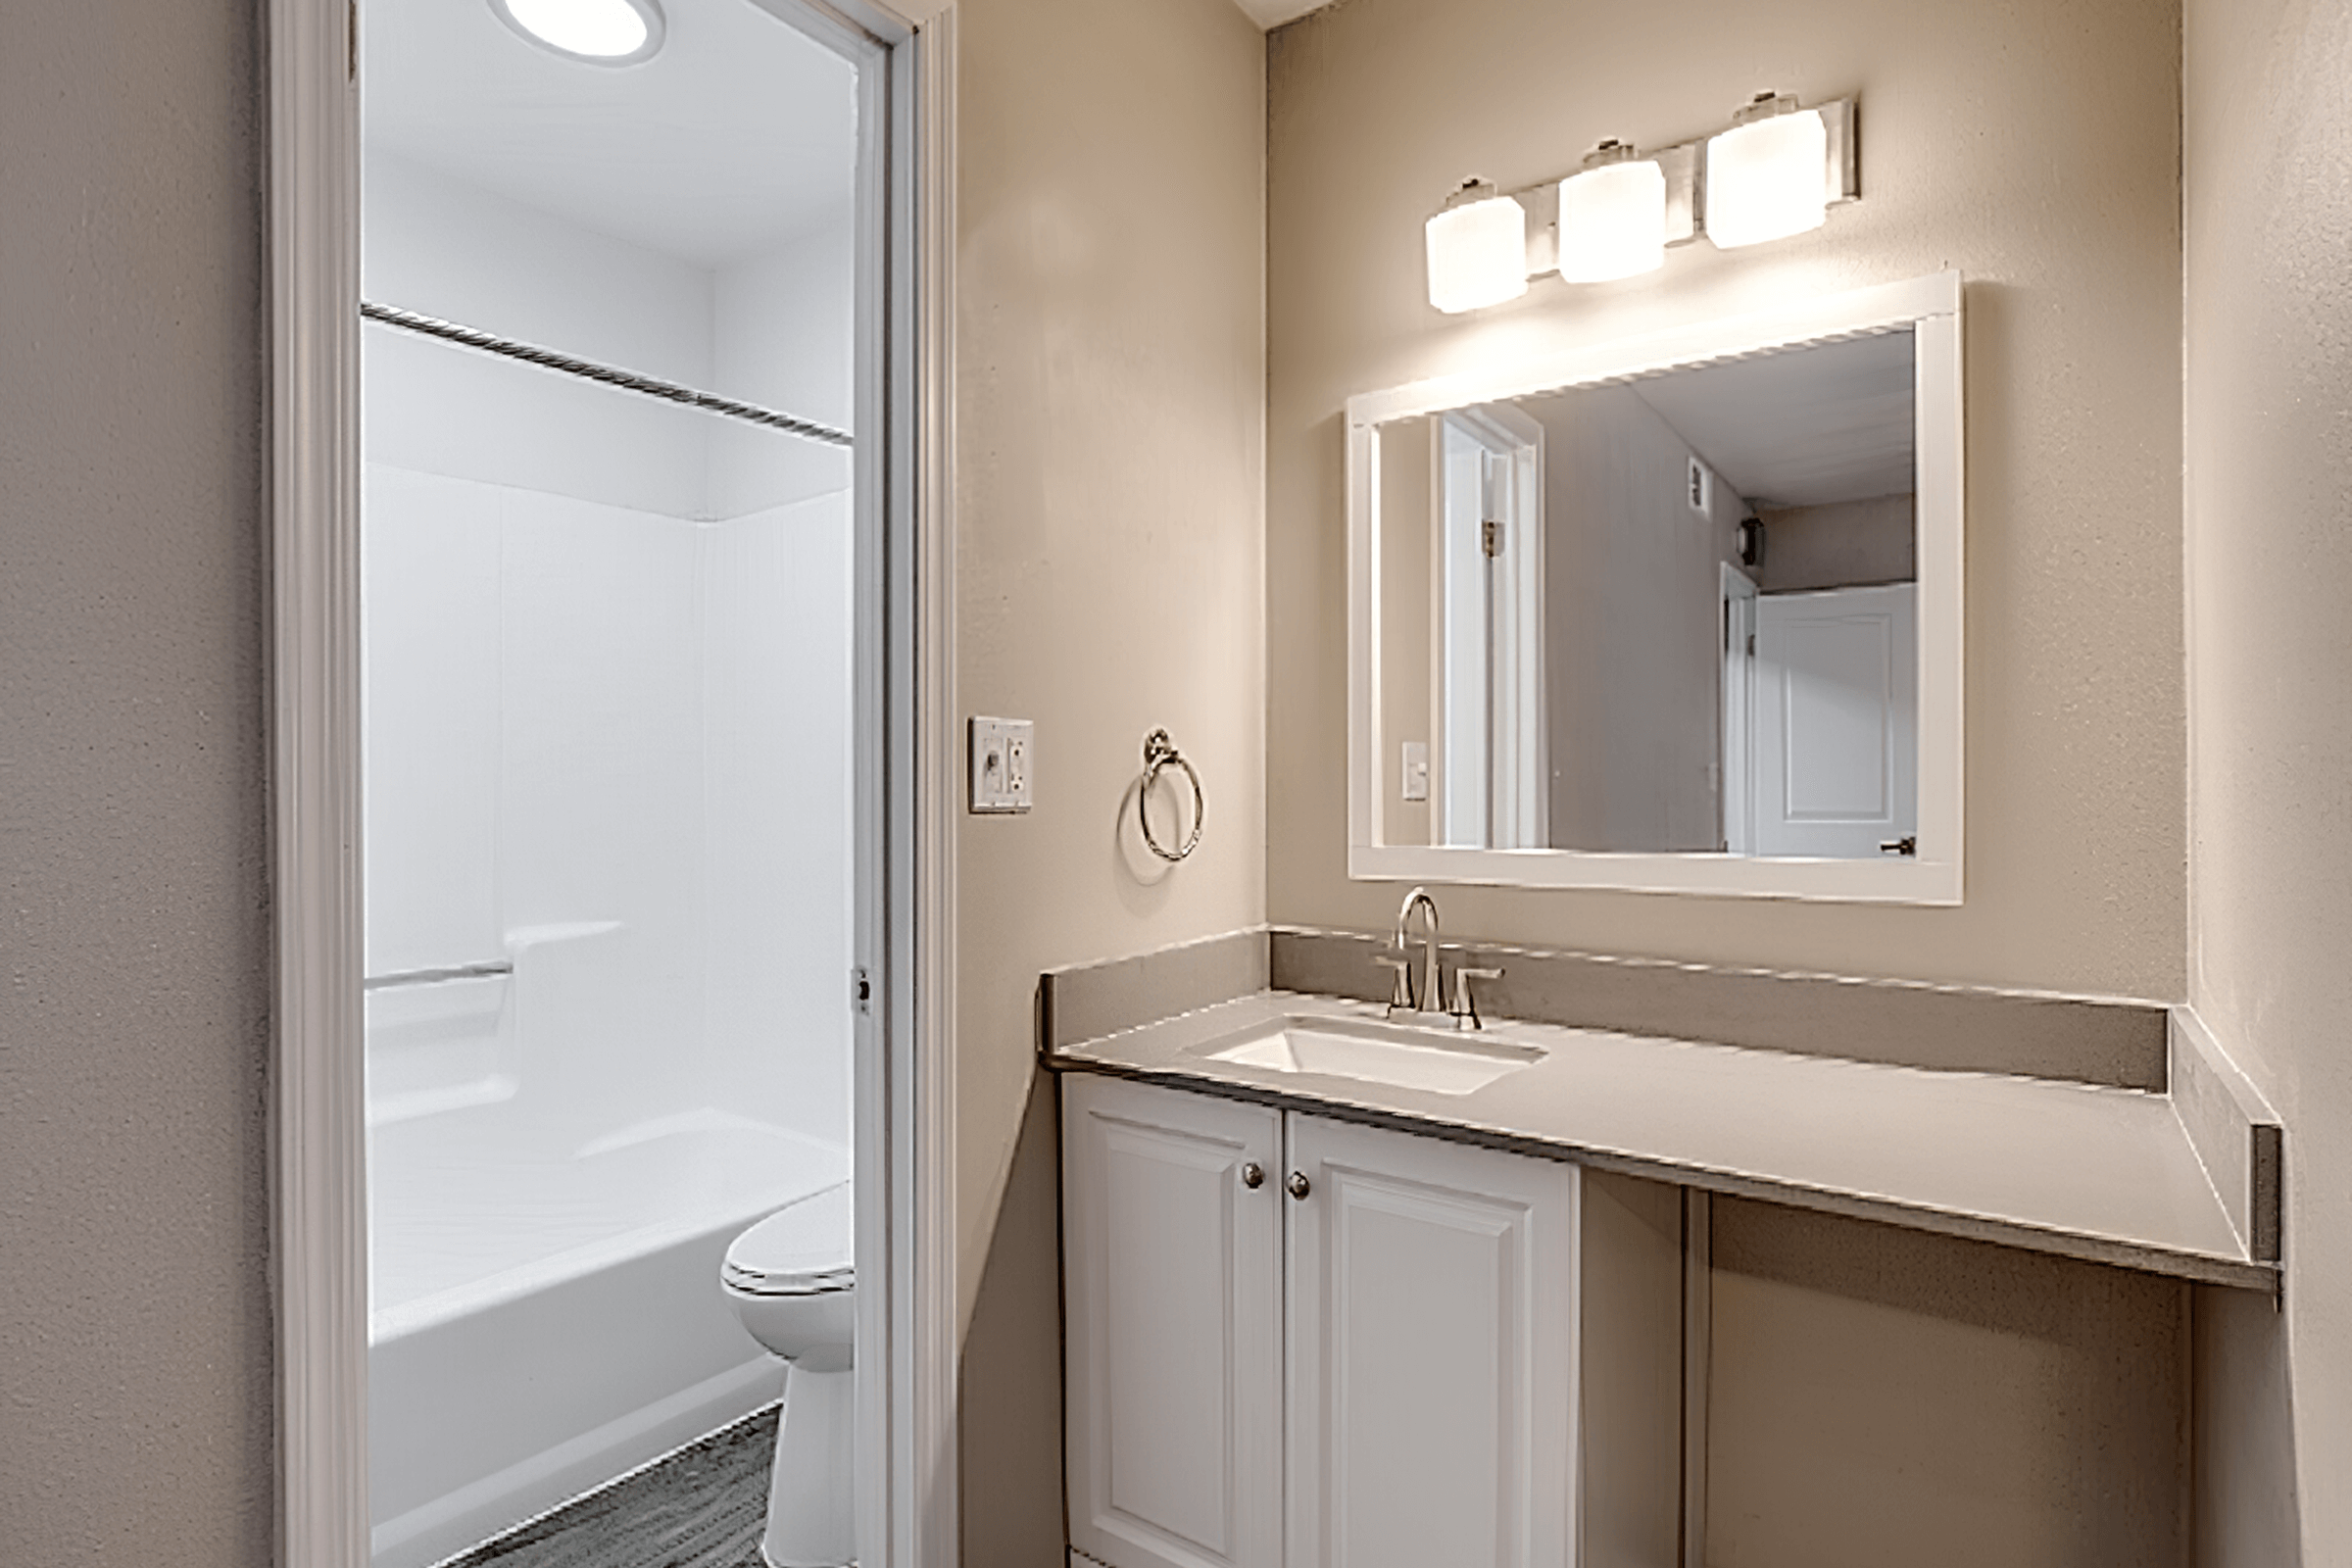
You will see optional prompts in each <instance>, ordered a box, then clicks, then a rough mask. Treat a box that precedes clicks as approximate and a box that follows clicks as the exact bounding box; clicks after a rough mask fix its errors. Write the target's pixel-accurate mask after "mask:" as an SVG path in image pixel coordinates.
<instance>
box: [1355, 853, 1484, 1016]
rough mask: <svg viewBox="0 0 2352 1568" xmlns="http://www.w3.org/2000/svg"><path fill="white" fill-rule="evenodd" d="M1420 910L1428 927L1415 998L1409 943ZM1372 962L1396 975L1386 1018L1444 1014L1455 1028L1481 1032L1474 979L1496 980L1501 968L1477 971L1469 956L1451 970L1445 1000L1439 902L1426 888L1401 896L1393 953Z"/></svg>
mask: <svg viewBox="0 0 2352 1568" xmlns="http://www.w3.org/2000/svg"><path fill="white" fill-rule="evenodd" d="M1415 909H1421V910H1423V911H1425V912H1426V913H1427V914H1428V916H1429V919H1428V924H1427V928H1426V929H1425V930H1424V931H1423V932H1422V936H1421V944H1422V946H1421V976H1422V978H1421V985H1420V989H1419V993H1418V994H1417V995H1416V994H1415V990H1414V987H1413V956H1412V949H1411V947H1410V945H1409V944H1410V943H1411V941H1412V929H1413V911H1414V910H1415ZM1372 961H1373V962H1374V963H1377V964H1379V965H1380V966H1381V967H1383V968H1385V969H1394V970H1395V971H1396V972H1397V979H1396V983H1395V984H1394V985H1392V986H1391V987H1390V988H1389V1016H1390V1017H1392V1018H1394V1017H1395V1016H1397V1014H1398V1013H1400V1012H1443V1013H1446V1014H1447V1015H1449V1016H1450V1017H1451V1018H1452V1019H1453V1026H1454V1027H1455V1028H1456V1029H1483V1028H1485V1027H1486V1024H1485V1022H1484V1021H1483V1020H1482V1019H1481V1018H1480V1017H1479V1015H1478V1000H1477V998H1475V997H1474V996H1472V995H1471V992H1470V982H1471V981H1473V980H1499V979H1501V978H1502V971H1501V970H1500V969H1476V968H1472V967H1471V966H1470V960H1469V955H1467V954H1464V955H1463V956H1462V961H1461V963H1459V964H1458V965H1456V966H1455V968H1454V971H1453V1000H1452V1002H1451V1003H1448V1002H1447V1001H1446V977H1445V973H1444V971H1443V970H1441V969H1440V968H1439V967H1438V901H1437V900H1435V899H1433V898H1431V897H1430V896H1429V889H1427V888H1415V889H1413V891H1412V892H1410V893H1407V894H1406V895H1405V896H1404V904H1403V907H1400V908H1398V909H1397V936H1396V952H1394V953H1380V954H1375V955H1373V957H1372Z"/></svg>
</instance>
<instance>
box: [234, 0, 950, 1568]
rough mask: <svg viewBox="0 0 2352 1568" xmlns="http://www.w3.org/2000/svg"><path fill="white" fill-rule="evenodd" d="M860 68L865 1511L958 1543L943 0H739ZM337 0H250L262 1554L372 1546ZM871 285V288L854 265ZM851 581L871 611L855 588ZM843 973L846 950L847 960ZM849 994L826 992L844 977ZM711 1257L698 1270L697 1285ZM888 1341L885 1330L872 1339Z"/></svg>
mask: <svg viewBox="0 0 2352 1568" xmlns="http://www.w3.org/2000/svg"><path fill="white" fill-rule="evenodd" d="M748 3H752V4H757V5H759V6H760V8H761V9H763V10H766V11H768V12H769V13H771V14H772V15H774V16H776V17H777V18H778V19H779V20H781V21H783V22H784V23H786V24H787V25H791V26H793V27H795V28H797V29H799V30H800V31H802V32H803V33H805V34H807V35H809V36H810V37H812V38H814V39H815V40H816V41H818V42H819V43H821V44H823V45H825V46H826V47H828V48H831V49H833V50H834V51H836V52H837V53H840V54H842V55H843V56H845V57H846V58H848V59H850V60H852V61H853V62H854V63H856V64H857V65H858V120H859V128H858V166H859V167H858V181H859V189H860V196H861V201H860V215H859V219H858V271H859V277H860V279H861V280H868V279H876V278H879V279H883V280H884V286H883V287H882V288H881V289H879V290H875V289H872V288H861V290H860V300H859V305H858V323H857V336H858V349H857V377H858V396H857V415H856V417H857V428H858V429H860V430H864V431H869V432H880V436H879V438H878V439H868V440H865V441H862V442H860V443H859V444H858V450H857V456H856V463H857V469H856V472H857V485H858V568H857V569H858V593H859V596H860V597H859V609H860V620H861V622H863V624H861V625H860V628H859V633H858V636H859V644H858V677H857V678H858V704H859V708H858V712H859V729H860V736H859V741H858V746H859V750H860V768H859V787H858V813H859V820H858V829H859V837H860V842H861V843H863V844H866V845H868V846H871V847H872V848H871V851H870V853H869V854H868V855H867V856H865V857H864V860H865V863H864V864H862V865H861V866H860V869H859V877H858V881H859V914H858V926H859V930H858V962H859V964H860V966H861V968H862V969H863V970H864V972H865V975H866V976H867V977H868V979H869V983H870V989H869V990H868V992H867V996H868V998H869V999H870V1000H868V1001H867V1003H866V1004H865V1007H864V1009H863V1010H862V1012H861V1015H860V1017H859V1019H858V1045H857V1047H856V1050H857V1053H858V1059H857V1065H856V1083H857V1108H856V1118H857V1121H856V1125H857V1138H858V1147H857V1151H856V1156H855V1157H856V1169H857V1180H858V1189H859V1193H860V1196H861V1198H867V1197H868V1195H873V1194H880V1195H882V1199H881V1201H870V1199H869V1201H861V1202H860V1203H859V1204H858V1240H857V1266H858V1281H859V1284H860V1286H861V1289H860V1290H859V1292H858V1313H859V1322H858V1343H859V1355H858V1369H859V1374H860V1376H859V1387H858V1467H859V1472H858V1473H859V1480H860V1485H859V1494H860V1495H859V1498H858V1513H859V1534H860V1538H861V1540H862V1541H863V1542H865V1543H867V1545H866V1546H865V1548H864V1549H863V1551H862V1552H861V1556H862V1557H863V1560H864V1561H865V1562H866V1563H867V1564H868V1568H950V1565H953V1564H954V1563H955V1562H956V1526H957V1502H956V1463H955V1455H956V1222H955V1185H954V1183H955V1170H956V1158H955V1147H954V1126H955V1107H956V1094H955V1080H954V1063H953V1058H952V1056H951V1054H950V1052H949V1050H948V1045H949V1041H950V1038H951V1029H950V1026H951V1023H952V1016H953V1014H952V1008H953V1005H954V999H955V989H954V984H953V980H954V975H955V953H954V948H953V940H954V929H953V924H952V921H951V920H950V919H949V918H948V917H947V916H948V911H951V910H953V908H954V907H955V888H954V861H953V850H954V844H955V828H956V815H955V809H956V773H955V763H956V757H957V756H958V748H957V745H956V722H955V712H956V697H955V691H954V689H953V675H954V671H953V662H952V652H951V651H952V648H953V639H952V632H953V605H954V598H953V595H954V587H955V584H954V575H953V567H954V557H953V552H952V542H953V539H954V534H955V530H954V526H953V517H952V515H951V513H950V510H949V509H950V505H951V501H952V497H953V493H954V492H953V478H954V476H953V473H952V470H951V466H950V465H951V460H952V456H953V452H954V429H953V426H952V415H953V406H954V393H955V375H954V365H953V360H952V354H953V342H954V337H953V334H954V324H955V293H954V290H955V276H954V257H955V251H954V239H955V234H956V221H955V208H954V200H955V198H954V181H955V171H956V148H955V128H956V116H955V100H954V82H955V76H956V69H955V50H956V25H955V21H956V14H955V11H954V10H953V8H952V7H942V6H938V5H936V4H933V3H930V0H916V4H918V5H920V7H921V9H922V10H923V11H925V12H927V13H929V16H928V20H926V21H924V22H923V23H922V24H921V25H920V26H919V28H918V26H917V25H915V24H913V23H911V22H909V21H907V19H906V18H905V17H904V16H901V15H900V14H899V13H897V12H895V11H892V10H890V9H888V8H886V7H885V6H883V5H881V4H878V3H876V0H748ZM357 24H358V8H357V7H356V6H354V5H352V4H350V0H270V8H269V39H268V44H269V76H270V84H269V93H270V175H269V178H270V228H269V248H270V262H269V268H270V323H271V333H270V533H271V538H270V595H271V617H270V618H271V630H270V637H271V647H270V682H271V733H270V841H271V867H270V892H271V901H272V916H273V929H272V938H271V939H272V945H273V958H274V962H275V970H276V974H275V980H274V985H273V994H272V1006H271V1024H272V1036H273V1038H272V1042H271V1059H270V1118H271V1151H270V1210H271V1213H270V1228H271V1235H270V1255H271V1262H272V1273H273V1278H272V1288H273V1295H274V1304H275V1309H276V1310H275V1321H274V1325H273V1328H274V1335H275V1343H274V1347H273V1348H274V1351H275V1371H276V1401H275V1405H276V1407H275V1418H276V1419H275V1426H276V1434H275V1435H276V1449H277V1458H276V1473H275V1482H276V1488H275V1490H276V1531H275V1535H276V1560H277V1562H279V1563H280V1564H283V1565H285V1568H367V1564H368V1560H369V1544H368V1526H369V1520H368V1456H367V1372H368V1210H367V1137H366V1108H367V1107H366V1100H365V1095H366V1085H365V1073H364V1059H365V1058H364V1033H363V1028H362V1022H361V970H362V962H363V945H362V910H363V904H362V884H361V870H362V867H361V864H360V845H361V814H360V787H361V735H360V507H359V477H360V450H359V448H360V422H359V417H360V397H359V362H360V349H359V327H360V317H359V304H360V292H359V282H360V277H359V272H360V269H359V254H360V246H359V224H360V170H359V154H360V124H359V83H358V67H359V40H358V36H357V30H356V29H357ZM877 295H878V296H879V297H876V296H877ZM869 611H871V612H874V613H868V612H869ZM843 979H844V984H845V987H846V986H847V985H848V984H849V980H850V977H848V976H844V977H843ZM845 1005H847V1004H846V1001H845ZM714 1288H715V1287H714ZM876 1351H878V1352H879V1353H874V1352H876Z"/></svg>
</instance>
